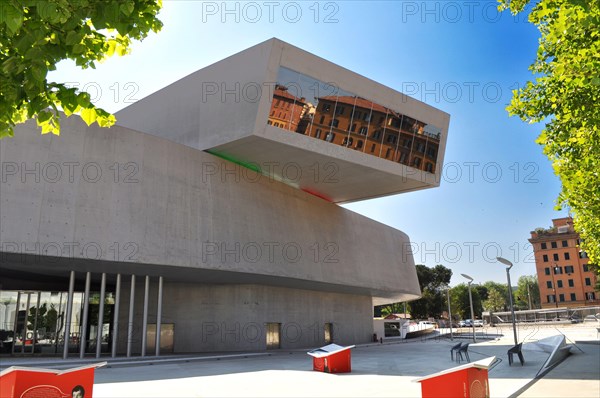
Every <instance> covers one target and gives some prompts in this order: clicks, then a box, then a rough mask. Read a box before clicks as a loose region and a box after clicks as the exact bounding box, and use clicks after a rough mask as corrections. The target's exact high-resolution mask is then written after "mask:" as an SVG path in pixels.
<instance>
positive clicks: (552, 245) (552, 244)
mask: <svg viewBox="0 0 600 398" xmlns="http://www.w3.org/2000/svg"><path fill="white" fill-rule="evenodd" d="M550 246H551V247H552V248H553V249H556V248H557V247H558V245H557V244H556V242H550Z"/></svg>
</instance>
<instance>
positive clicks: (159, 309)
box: [154, 276, 163, 356]
mask: <svg viewBox="0 0 600 398" xmlns="http://www.w3.org/2000/svg"><path fill="white" fill-rule="evenodd" d="M162 296H163V277H162V276H160V277H159V278H158V304H157V307H156V308H157V309H156V345H155V347H156V349H155V353H154V355H156V356H159V355H160V328H161V324H162Z"/></svg>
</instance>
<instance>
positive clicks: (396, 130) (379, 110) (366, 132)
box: [267, 67, 441, 173]
mask: <svg viewBox="0 0 600 398" xmlns="http://www.w3.org/2000/svg"><path fill="white" fill-rule="evenodd" d="M267 123H268V124H269V125H271V126H274V127H279V128H281V129H284V130H288V131H291V132H295V133H299V134H303V135H307V136H309V137H312V138H316V139H319V140H322V141H327V142H330V143H332V144H335V145H340V146H343V147H346V148H348V149H352V150H355V151H360V152H363V153H367V154H369V155H372V156H376V157H379V158H384V159H388V160H390V161H393V162H398V163H402V164H404V165H407V166H410V167H414V168H416V169H419V170H423V171H426V172H429V173H435V170H436V163H437V157H438V150H439V145H440V139H441V129H439V128H438V127H435V126H432V125H430V124H429V125H428V124H426V123H423V122H421V121H419V120H416V119H414V118H411V117H410V116H408V115H403V114H401V113H399V112H397V111H394V110H392V109H389V108H387V107H384V106H382V105H379V104H377V103H374V102H372V101H370V100H367V99H365V98H362V97H359V96H357V95H356V94H353V93H350V92H347V91H344V90H342V89H340V88H339V87H337V86H336V85H334V84H332V83H324V82H321V81H319V80H316V79H314V78H312V77H309V76H306V75H303V74H301V73H298V72H295V71H292V70H290V69H287V68H283V67H281V68H279V74H278V78H277V84H276V85H275V88H274V91H273V99H272V102H271V109H270V111H269V118H268V122H267Z"/></svg>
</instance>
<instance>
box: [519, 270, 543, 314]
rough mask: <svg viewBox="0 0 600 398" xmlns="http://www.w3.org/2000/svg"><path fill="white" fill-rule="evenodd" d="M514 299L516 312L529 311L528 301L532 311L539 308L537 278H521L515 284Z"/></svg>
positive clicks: (526, 276)
mask: <svg viewBox="0 0 600 398" xmlns="http://www.w3.org/2000/svg"><path fill="white" fill-rule="evenodd" d="M514 297H515V302H514V304H515V307H516V309H518V310H527V309H529V302H530V301H531V309H532V310H533V309H537V308H540V288H539V286H538V280H537V276H535V275H524V276H521V277H520V278H519V282H518V283H517V290H515V292H514Z"/></svg>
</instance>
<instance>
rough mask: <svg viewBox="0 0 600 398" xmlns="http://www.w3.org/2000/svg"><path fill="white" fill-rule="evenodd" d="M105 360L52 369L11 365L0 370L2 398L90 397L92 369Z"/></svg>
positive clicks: (92, 379) (0, 393) (102, 363)
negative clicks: (69, 367)
mask: <svg viewBox="0 0 600 398" xmlns="http://www.w3.org/2000/svg"><path fill="white" fill-rule="evenodd" d="M104 365H106V362H100V363H95V364H92V365H87V366H81V367H79V368H73V369H66V370H56V369H40V368H26V367H20V366H11V367H10V368H7V369H5V370H3V371H2V372H0V397H2V398H40V397H43V398H90V397H92V396H93V387H94V370H95V369H96V368H99V367H101V366H104Z"/></svg>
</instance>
